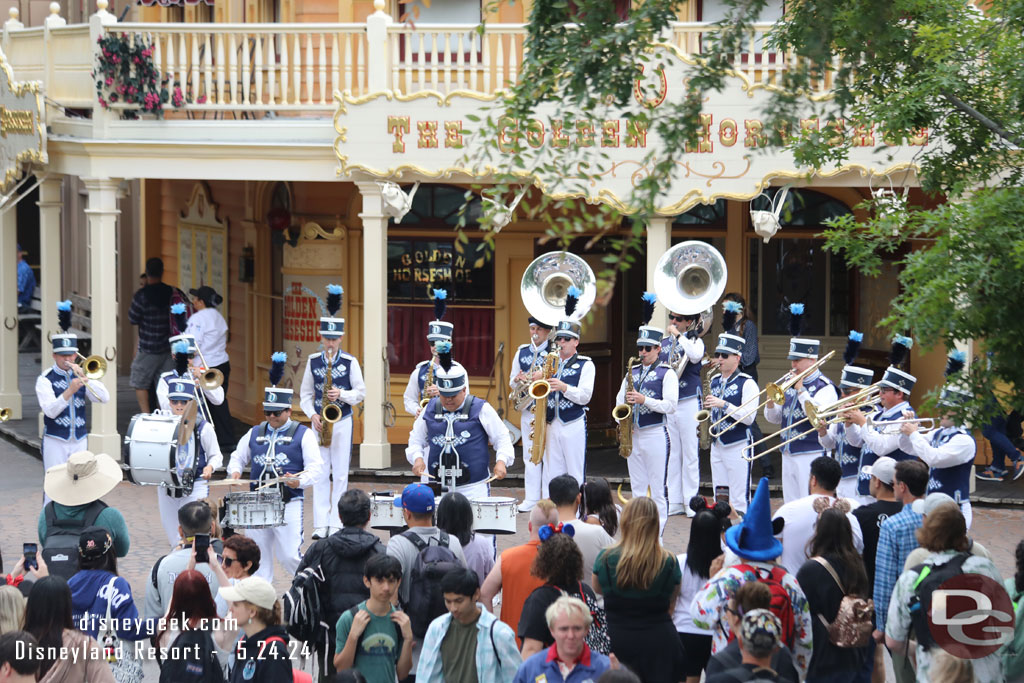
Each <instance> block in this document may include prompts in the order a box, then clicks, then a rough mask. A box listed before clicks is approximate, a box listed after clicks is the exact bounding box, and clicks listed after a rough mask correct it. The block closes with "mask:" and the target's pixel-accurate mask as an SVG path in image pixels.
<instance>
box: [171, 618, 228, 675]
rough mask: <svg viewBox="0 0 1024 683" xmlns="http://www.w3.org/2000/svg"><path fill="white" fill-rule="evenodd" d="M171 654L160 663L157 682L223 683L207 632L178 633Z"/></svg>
mask: <svg viewBox="0 0 1024 683" xmlns="http://www.w3.org/2000/svg"><path fill="white" fill-rule="evenodd" d="M171 651H172V652H174V654H173V655H171V656H169V657H168V658H166V659H162V660H160V683H224V670H223V669H222V668H221V666H220V660H218V659H217V648H216V646H215V645H214V643H213V636H211V635H210V632H209V631H206V630H203V629H188V630H186V631H182V632H181V634H179V635H178V637H177V638H175V639H174V642H173V643H172V644H171Z"/></svg>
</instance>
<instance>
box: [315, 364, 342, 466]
mask: <svg viewBox="0 0 1024 683" xmlns="http://www.w3.org/2000/svg"><path fill="white" fill-rule="evenodd" d="M324 358H325V359H326V360H327V370H326V372H324V388H323V394H322V396H321V398H320V403H321V408H320V420H321V421H322V423H323V424H322V425H321V426H322V429H321V431H320V445H321V446H323V447H324V448H328V447H329V446H330V445H331V437H333V436H334V423H335V422H337V421H338V420H340V419H341V406H339V405H338V404H337V403H335V402H334V401H328V400H327V392H328V391H330V390H331V388H333V387H334V356H327V355H325V356H324Z"/></svg>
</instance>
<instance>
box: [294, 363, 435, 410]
mask: <svg viewBox="0 0 1024 683" xmlns="http://www.w3.org/2000/svg"><path fill="white" fill-rule="evenodd" d="M354 361H355V357H354V356H351V355H349V354H347V353H345V352H344V351H339V352H338V353H336V354H335V359H334V367H333V368H331V383H332V384H333V385H334V388H335V389H342V390H346V391H347V390H349V389H351V388H352V377H351V369H352V363H353V362H354ZM309 371H310V373H312V375H313V409H314V410H315V411H316V414H317V415H319V414H320V412H321V411H322V410H323V407H324V377H326V376H327V361H326V360H325V359H324V355H323V353H314V354H313V355H312V356H310V357H309ZM421 385H422V382H421ZM338 405H339V406H340V407H341V417H342V419H344V418H346V417H349V416H350V415H352V406H350V405H349V404H347V403H342V402H341V401H338Z"/></svg>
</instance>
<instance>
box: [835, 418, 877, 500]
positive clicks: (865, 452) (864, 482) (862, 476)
mask: <svg viewBox="0 0 1024 683" xmlns="http://www.w3.org/2000/svg"><path fill="white" fill-rule="evenodd" d="M881 412H882V411H881V409H880V408H879V407H878V406H875V407H874V409H873V410H872V412H871V414H870V417H871V419H872V420H877V419H878V415H879V414H880V413H881ZM843 433H844V435H845V433H846V425H843ZM876 460H878V456H877V455H875V454H874V453H873V452H872V451H871V449H870V448H868V447H867V446H861V448H860V466H859V467H860V472H859V474H858V475H857V495H859V496H870V495H871V475H870V474H866V473H865V472H864V468H865V467H867V466H869V465H874V464H875V461H876Z"/></svg>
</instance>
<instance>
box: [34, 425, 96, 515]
mask: <svg viewBox="0 0 1024 683" xmlns="http://www.w3.org/2000/svg"><path fill="white" fill-rule="evenodd" d="M88 441H89V440H88V438H85V439H71V440H70V441H61V440H60V439H55V438H53V437H52V436H44V437H43V473H44V474H45V473H46V470H48V469H50V468H51V467H53V466H55V465H63V464H64V463H66V462H67V461H68V458H70V457H71V454H72V453H77V452H79V451H84V450H87V446H88ZM49 502H50V497H49V496H48V495H46V494H45V493H44V494H43V506H44V507H45V506H46V504H47V503H49Z"/></svg>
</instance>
